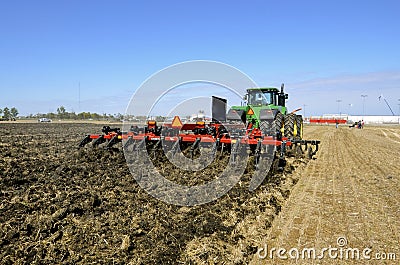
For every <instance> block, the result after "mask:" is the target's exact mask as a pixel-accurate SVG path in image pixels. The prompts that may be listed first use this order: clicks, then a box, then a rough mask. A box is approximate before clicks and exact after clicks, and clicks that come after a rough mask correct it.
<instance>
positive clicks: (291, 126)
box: [284, 113, 297, 138]
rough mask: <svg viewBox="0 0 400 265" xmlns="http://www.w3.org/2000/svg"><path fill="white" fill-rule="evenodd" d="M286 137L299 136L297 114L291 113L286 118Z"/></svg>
mask: <svg viewBox="0 0 400 265" xmlns="http://www.w3.org/2000/svg"><path fill="white" fill-rule="evenodd" d="M284 127H285V131H284V135H285V137H287V138H293V137H294V136H295V135H296V134H297V122H296V114H294V113H289V114H288V115H286V116H285V121H284Z"/></svg>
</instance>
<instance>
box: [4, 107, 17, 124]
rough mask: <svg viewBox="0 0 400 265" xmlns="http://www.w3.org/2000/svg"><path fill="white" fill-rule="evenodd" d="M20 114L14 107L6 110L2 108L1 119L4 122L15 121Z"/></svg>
mask: <svg viewBox="0 0 400 265" xmlns="http://www.w3.org/2000/svg"><path fill="white" fill-rule="evenodd" d="M18 114H19V112H18V110H17V109H16V108H15V107H12V108H11V109H9V108H8V107H5V108H4V109H1V108H0V119H1V120H3V121H8V120H15V119H16V118H17V116H18Z"/></svg>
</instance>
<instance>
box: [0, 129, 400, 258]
mask: <svg viewBox="0 0 400 265" xmlns="http://www.w3.org/2000/svg"><path fill="white" fill-rule="evenodd" d="M100 129H101V128H100V127H99V125H93V124H16V123H3V124H0V135H2V137H1V138H0V262H1V263H2V264H54V263H64V264H88V263H99V264H201V263H204V264H248V263H250V262H256V263H258V262H261V263H262V262H264V263H265V262H266V261H265V260H259V259H258V258H257V255H256V253H257V250H258V249H259V248H260V247H261V246H263V244H264V243H265V242H266V241H268V243H270V241H272V242H273V243H274V244H275V243H276V244H275V246H276V247H278V244H281V243H282V244H283V243H285V242H286V244H285V246H286V245H290V246H292V247H295V246H297V245H296V244H300V243H301V244H303V243H304V242H310V241H311V242H313V240H314V241H316V242H325V241H329V242H330V241H331V240H332V237H333V236H336V235H337V234H340V233H343V232H347V233H346V235H348V237H349V241H350V240H352V241H353V242H355V243H360V244H361V242H363V241H362V240H363V239H368V238H369V240H377V241H374V242H379V244H380V246H383V245H385V244H386V245H385V246H386V247H387V248H390V247H392V249H393V248H395V247H396V246H394V245H393V244H395V242H396V240H397V243H398V242H399V240H400V237H399V227H400V225H399V223H398V220H400V214H399V210H398V209H399V208H400V207H399V206H400V205H399V197H398V196H399V195H398V194H399V191H400V183H399V172H400V168H399V163H398V162H399V160H398V154H399V151H400V136H399V135H400V130H399V129H398V128H396V129H391V128H390V127H389V128H378V127H376V128H366V129H364V130H356V129H353V130H351V129H348V128H340V129H338V130H335V128H334V127H324V126H321V127H320V126H311V127H306V128H305V135H306V137H307V138H309V139H320V140H322V142H323V144H322V145H321V150H320V153H319V154H318V155H317V159H316V160H311V161H309V160H306V159H299V158H298V159H294V158H290V159H289V161H288V166H287V167H286V169H285V171H284V172H283V173H279V174H270V175H269V176H268V177H267V178H266V180H265V181H264V182H263V184H262V185H261V186H260V187H258V188H257V189H256V190H255V191H253V192H250V191H249V190H248V184H249V179H250V176H251V169H250V168H248V169H247V170H246V172H245V174H244V175H243V177H242V178H241V181H240V182H239V183H238V184H237V185H236V186H235V187H234V188H233V189H232V190H230V191H229V192H228V194H226V195H225V196H223V197H221V198H220V199H218V200H216V201H214V202H211V203H208V204H205V205H200V206H194V207H179V206H174V205H168V204H165V203H163V202H161V201H159V200H156V199H154V198H153V197H152V196H150V195H148V194H147V193H146V192H145V191H144V190H143V189H141V188H140V187H139V186H138V184H137V183H136V181H135V179H134V177H133V176H132V175H131V174H130V172H129V169H128V166H127V164H126V161H125V158H124V155H123V153H122V152H113V151H105V150H102V149H90V148H85V149H81V150H78V149H77V148H76V146H77V145H78V143H79V141H80V140H81V139H82V137H83V136H84V135H85V134H87V133H95V132H97V133H100ZM222 169H223V168H221V170H222ZM165 170H166V171H168V170H169V171H168V172H166V173H167V174H168V175H169V177H170V179H176V180H178V179H179V177H180V175H179V174H180V173H179V172H177V171H174V170H173V169H171V167H166V169H165ZM213 170H216V169H215V167H213ZM209 173H211V172H209ZM207 176H209V175H208V174H205V177H207ZM196 177H198V176H196ZM331 180H332V181H331ZM298 182H299V183H298ZM296 183H297V184H296ZM333 183H334V184H333ZM332 185H334V186H332ZM336 193H337V194H338V195H340V196H341V198H342V199H341V203H342V204H339V205H340V206H339V205H338V202H337V200H336V199H335V198H334V197H332V196H333V194H336ZM344 202H346V204H344ZM375 202H377V203H375ZM365 205H369V206H370V207H369V208H368V209H365V208H364V206H365ZM354 208H355V209H354ZM356 212H357V216H355V213H356ZM333 214H335V216H336V217H335V219H334V218H332V215H333ZM352 214H353V215H354V216H355V217H349V216H353V215H352ZM277 217H278V218H277ZM356 217H357V218H356ZM337 222H339V223H340V222H342V225H343V226H342V230H340V229H339V230H338V229H336V228H334V227H333V224H335V223H337ZM383 226H386V227H388V229H387V230H386V233H384V234H383V236H384V238H381V239H379V240H378V235H377V233H378V232H379V231H378V230H380V229H383ZM343 227H344V228H343ZM377 231H378V232H377ZM388 231H389V232H388ZM352 233H353V234H352ZM353 237H354V238H353ZM274 240H275V241H274ZM285 240H287V241H285ZM318 240H319V241H318ZM335 240H336V239H335ZM284 241H285V242H284ZM330 243H331V244H332V242H330ZM333 243H334V242H333ZM399 255H400V253H399ZM268 262H269V261H268ZM276 262H277V263H279V261H276Z"/></svg>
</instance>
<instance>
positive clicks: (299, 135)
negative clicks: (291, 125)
mask: <svg viewBox="0 0 400 265" xmlns="http://www.w3.org/2000/svg"><path fill="white" fill-rule="evenodd" d="M296 123H297V134H296V137H297V139H300V140H301V139H303V116H301V115H296Z"/></svg>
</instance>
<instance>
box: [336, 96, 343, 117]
mask: <svg viewBox="0 0 400 265" xmlns="http://www.w3.org/2000/svg"><path fill="white" fill-rule="evenodd" d="M336 102H337V103H338V112H339V119H340V118H341V117H342V112H341V111H340V102H342V100H341V99H338V100H336Z"/></svg>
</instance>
